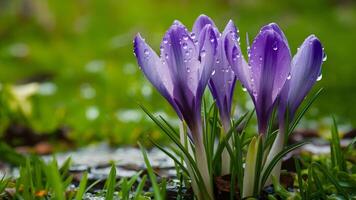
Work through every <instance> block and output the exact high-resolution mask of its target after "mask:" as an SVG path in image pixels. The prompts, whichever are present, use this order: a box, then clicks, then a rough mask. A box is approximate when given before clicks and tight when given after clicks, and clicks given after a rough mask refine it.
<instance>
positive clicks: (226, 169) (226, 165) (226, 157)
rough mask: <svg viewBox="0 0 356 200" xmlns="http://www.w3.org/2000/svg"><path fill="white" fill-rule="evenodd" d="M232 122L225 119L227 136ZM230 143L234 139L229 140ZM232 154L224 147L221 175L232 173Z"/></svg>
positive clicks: (225, 134) (224, 124)
mask: <svg viewBox="0 0 356 200" xmlns="http://www.w3.org/2000/svg"><path fill="white" fill-rule="evenodd" d="M230 128H231V126H230V122H229V121H226V120H223V129H224V137H226V136H227V133H228V131H229V130H230ZM228 144H229V145H230V146H231V145H232V140H231V139H230V140H228ZM230 160H231V158H230V154H229V151H228V150H227V148H224V150H223V152H222V155H221V175H226V174H230V172H231V171H230Z"/></svg>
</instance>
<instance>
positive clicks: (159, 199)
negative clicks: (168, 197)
mask: <svg viewBox="0 0 356 200" xmlns="http://www.w3.org/2000/svg"><path fill="white" fill-rule="evenodd" d="M138 145H139V146H140V148H141V152H142V155H143V159H144V161H145V164H146V168H147V173H148V176H149V177H150V179H151V183H152V188H153V193H154V197H155V199H156V200H163V199H164V197H162V196H161V190H160V188H159V185H158V183H157V178H156V175H155V174H154V172H153V168H152V166H151V163H150V161H149V160H148V157H147V152H146V150H145V148H144V147H143V146H142V145H141V143H140V142H139V143H138Z"/></svg>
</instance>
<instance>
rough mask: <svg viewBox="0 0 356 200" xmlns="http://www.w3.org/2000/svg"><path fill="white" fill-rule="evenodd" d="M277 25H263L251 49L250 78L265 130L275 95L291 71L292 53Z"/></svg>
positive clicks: (259, 117)
mask: <svg viewBox="0 0 356 200" xmlns="http://www.w3.org/2000/svg"><path fill="white" fill-rule="evenodd" d="M280 32H281V31H280V30H279V29H278V31H276V27H275V26H271V25H267V26H265V27H263V28H262V29H261V31H260V33H259V34H258V35H257V37H256V38H255V40H254V42H253V44H252V46H251V49H250V51H249V65H250V66H251V82H252V86H251V88H252V89H253V91H252V93H253V97H252V98H255V106H256V113H257V116H258V122H259V130H260V132H262V133H264V132H265V131H266V128H267V123H268V120H269V117H270V114H271V112H272V109H273V106H274V103H275V101H276V98H277V97H278V95H279V93H280V90H281V89H282V87H283V85H284V83H285V81H286V79H287V77H288V74H289V72H290V60H291V55H290V51H289V48H288V44H287V43H286V40H285V39H284V38H283V37H282V35H281V33H280Z"/></svg>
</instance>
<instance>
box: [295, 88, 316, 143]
mask: <svg viewBox="0 0 356 200" xmlns="http://www.w3.org/2000/svg"><path fill="white" fill-rule="evenodd" d="M322 91H323V88H320V89H319V90H318V91H317V92H316V93H315V94H314V95H313V96H312V97H311V98H310V99H309V101H308V102H307V103H306V104H305V105H304V106H303V107H302V108H301V109H302V110H301V112H299V114H298V115H297V117H296V118H295V120H294V121H293V122H292V125H291V126H289V130H288V137H289V136H290V135H291V134H292V132H293V131H294V129H295V127H297V125H298V123H299V121H300V120H301V119H302V117H303V116H304V114H305V113H306V112H307V111H308V109H309V108H310V106H311V105H312V104H313V103H314V101H315V100H316V99H317V98H318V97H319V96H320V94H321V92H322Z"/></svg>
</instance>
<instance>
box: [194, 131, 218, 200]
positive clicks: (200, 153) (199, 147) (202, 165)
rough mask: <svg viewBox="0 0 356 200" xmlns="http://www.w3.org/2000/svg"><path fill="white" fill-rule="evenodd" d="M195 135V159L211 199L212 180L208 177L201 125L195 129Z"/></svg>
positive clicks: (212, 197)
mask: <svg viewBox="0 0 356 200" xmlns="http://www.w3.org/2000/svg"><path fill="white" fill-rule="evenodd" d="M196 131H197V132H196V133H197V134H196V135H197V136H198V137H196V138H195V140H194V143H195V159H196V163H197V167H198V170H199V172H200V174H201V176H202V179H203V180H202V181H203V184H204V186H205V188H206V190H207V193H208V197H209V199H211V200H213V199H214V194H213V185H212V180H211V179H210V177H211V176H210V173H209V169H208V166H209V165H208V162H207V157H206V152H205V147H204V143H203V141H204V140H203V131H202V127H201V126H198V127H197V129H196Z"/></svg>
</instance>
